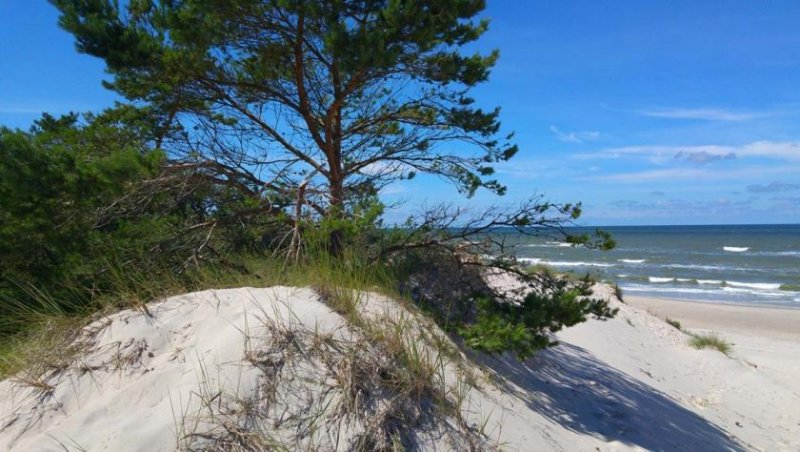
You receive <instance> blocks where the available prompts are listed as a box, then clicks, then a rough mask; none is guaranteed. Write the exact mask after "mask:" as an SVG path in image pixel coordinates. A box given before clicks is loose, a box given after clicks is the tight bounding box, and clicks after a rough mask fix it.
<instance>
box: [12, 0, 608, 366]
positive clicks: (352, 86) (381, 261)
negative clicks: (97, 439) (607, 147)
mask: <svg viewBox="0 0 800 452" xmlns="http://www.w3.org/2000/svg"><path fill="white" fill-rule="evenodd" d="M52 3H53V4H54V5H55V6H57V7H58V9H59V10H60V12H61V17H60V24H61V25H62V26H63V27H64V28H65V29H66V30H68V31H70V32H71V33H73V34H74V35H75V38H76V41H77V47H78V50H79V51H81V52H83V53H87V54H90V55H93V56H96V57H99V58H101V59H102V60H103V61H104V62H105V64H106V67H107V70H108V73H109V74H110V76H111V78H112V79H111V80H110V81H109V82H107V86H108V87H109V88H111V89H113V90H115V91H116V92H117V93H119V94H120V95H121V96H122V97H124V98H125V99H126V102H124V103H120V104H118V105H117V106H116V107H114V108H111V109H108V110H105V111H103V112H99V113H86V114H82V115H80V114H69V115H66V116H62V117H54V116H51V115H48V114H45V115H44V116H43V117H42V118H41V119H40V120H38V121H36V123H35V124H34V125H33V126H32V127H31V128H30V130H28V131H21V130H11V129H7V128H3V129H2V130H0V149H1V150H2V153H0V259H2V266H0V299H2V304H0V366H2V368H1V369H2V371H1V372H2V373H3V374H5V375H7V374H10V373H14V372H16V371H18V370H20V369H22V368H25V367H29V366H36V365H39V366H59V365H63V362H64V360H65V359H66V358H65V354H67V355H68V354H69V353H71V350H70V349H65V348H60V347H57V346H56V345H55V343H56V342H57V341H59V340H63V341H66V342H62V343H68V342H69V339H70V338H72V337H73V335H74V332H75V330H76V327H78V326H82V325H84V324H86V323H87V322H88V321H89V320H91V319H94V318H97V316H98V315H101V314H102V313H107V312H110V311H114V310H118V309H121V308H125V307H135V308H137V309H140V310H142V311H143V312H145V313H146V312H147V309H148V308H147V302H149V301H151V300H154V299H158V298H162V297H164V296H167V295H173V294H178V293H182V292H187V291H192V290H201V289H205V288H211V287H213V288H220V287H235V286H242V285H253V286H269V285H274V284H291V285H297V286H311V287H320V288H325V289H324V290H322V291H321V293H332V291H333V292H335V291H336V290H352V289H369V290H374V291H378V292H383V293H388V294H392V295H396V296H397V297H398V298H402V299H406V300H409V302H410V303H412V304H414V305H417V306H419V307H421V308H422V309H423V310H424V311H425V312H427V313H428V314H429V315H431V316H432V318H434V319H436V320H437V321H439V322H441V324H442V325H443V326H445V328H446V330H447V331H449V332H451V333H452V334H454V335H456V336H460V337H461V338H462V339H463V342H464V343H465V344H466V345H468V346H471V347H473V348H476V349H479V350H483V351H487V352H493V353H501V352H506V351H510V352H513V353H516V354H517V355H518V356H520V357H526V356H529V355H531V354H532V353H533V352H535V351H536V350H538V349H540V348H543V347H546V346H548V345H552V344H553V341H552V340H551V339H550V338H549V334H550V333H552V332H555V331H558V330H559V329H560V328H562V327H564V326H569V325H573V324H575V323H578V322H581V321H583V320H585V319H586V318H588V317H589V316H594V317H597V318H608V317H611V316H612V315H613V314H614V310H613V309H610V308H609V307H608V304H607V301H605V300H602V299H597V298H592V296H591V294H592V292H591V284H592V281H590V280H588V279H581V278H572V279H566V278H562V277H560V276H557V275H554V274H551V273H547V272H533V273H529V272H526V271H524V270H521V269H520V268H519V267H517V265H516V263H515V262H514V259H513V252H512V251H513V250H512V249H511V248H509V247H508V246H507V245H506V244H505V243H503V242H502V241H500V240H497V239H496V238H495V236H493V233H494V232H496V231H506V230H513V231H516V232H518V233H520V234H532V235H541V234H544V235H549V236H553V237H558V238H560V239H561V240H564V241H566V242H568V243H571V244H573V245H583V246H588V247H594V248H601V249H608V248H611V247H613V246H614V243H613V240H612V239H611V238H610V236H609V235H608V234H605V233H603V232H602V231H598V232H597V233H596V234H595V235H588V234H581V235H570V234H568V233H567V232H566V230H565V229H564V226H565V225H567V224H569V223H570V222H572V221H574V220H575V219H577V218H578V217H579V216H580V214H581V206H580V204H574V203H553V202H549V201H547V200H545V199H544V198H543V197H541V196H535V197H532V198H530V199H529V200H527V201H524V202H522V203H519V204H518V205H515V206H510V207H492V208H489V209H485V210H482V211H473V210H468V209H464V208H460V207H457V206H435V207H433V208H430V209H427V210H423V211H421V212H419V213H418V214H416V215H412V216H411V217H410V218H409V219H408V220H407V221H406V222H405V223H403V224H401V225H386V224H384V223H383V221H382V214H383V212H384V209H385V206H384V205H383V204H382V203H381V201H380V197H379V195H380V193H381V190H382V189H383V188H385V187H386V186H388V185H389V184H392V183H395V182H397V181H401V180H408V179H411V178H414V177H417V176H418V175H419V177H438V178H440V179H443V180H445V181H447V182H450V183H452V184H453V185H454V186H456V187H457V188H458V189H459V190H460V191H461V192H462V193H463V194H464V195H465V196H467V197H469V196H472V195H473V194H474V193H475V192H476V191H478V190H487V191H489V192H492V193H495V194H497V195H502V194H503V193H505V191H506V188H505V187H504V186H503V185H502V184H501V182H500V181H498V180H497V179H494V178H493V177H492V176H493V173H494V169H493V164H496V163H498V162H504V161H507V160H509V159H511V158H512V157H513V156H514V155H515V154H516V152H517V147H516V145H514V144H513V142H512V141H511V140H512V134H508V133H507V134H500V129H501V126H500V122H499V109H491V110H489V111H486V110H484V109H483V108H479V107H476V106H475V105H476V104H475V100H474V99H472V98H471V97H469V95H468V93H469V91H470V89H471V88H472V87H474V86H476V85H477V84H479V83H481V82H484V81H486V80H487V79H488V76H489V71H490V69H491V67H492V66H493V65H494V63H495V61H496V60H497V57H498V54H497V52H490V53H488V54H486V55H481V54H474V55H469V56H468V55H464V54H463V53H462V51H461V48H462V47H463V46H464V45H466V44H468V43H471V42H473V41H475V40H477V39H478V38H479V37H480V36H481V35H482V34H483V32H484V31H485V30H486V29H487V26H488V23H487V22H486V21H485V20H476V19H475V17H476V15H478V13H479V12H480V11H481V10H482V9H483V6H484V4H483V2H482V1H477V0H472V1H463V0H459V1H455V0H452V1H429V2H412V3H398V2H378V3H366V4H365V3H363V2H350V1H345V2H332V3H326V2H322V3H313V4H311V3H307V2H294V1H290V2H279V3H274V2H265V1H255V0H253V1H245V2H222V3H220V2H211V1H203V0H192V1H186V2H179V3H174V2H150V1H135V2H129V3H127V4H125V5H123V6H120V5H119V4H118V3H117V2H113V1H93V2H85V1H82V0H54V1H53V2H52ZM487 255H489V256H492V258H491V259H486V258H484V257H483V256H487ZM487 271H503V272H509V273H510V274H513V275H515V277H517V278H519V279H520V281H521V283H522V284H524V285H526V286H527V287H529V289H530V290H531V292H530V294H529V295H527V296H525V297H524V299H522V300H521V301H519V302H518V303H514V302H511V301H510V300H509V299H507V298H505V297H504V296H502V295H501V294H498V293H497V292H496V291H495V290H493V289H492V288H491V287H490V286H488V285H487V284H484V283H483V276H484V274H485V272H487ZM456 287H457V288H458V290H455V289H454V288H456ZM334 289H335V290H334ZM328 299H331V298H330V297H328ZM454 313H458V314H459V315H458V316H455V315H454ZM54 353H55V355H54ZM59 363H61V364H59Z"/></svg>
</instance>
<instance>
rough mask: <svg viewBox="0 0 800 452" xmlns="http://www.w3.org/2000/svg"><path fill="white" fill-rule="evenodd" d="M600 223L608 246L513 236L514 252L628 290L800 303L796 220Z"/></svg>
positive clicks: (720, 299) (527, 260) (737, 300)
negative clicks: (610, 239)
mask: <svg viewBox="0 0 800 452" xmlns="http://www.w3.org/2000/svg"><path fill="white" fill-rule="evenodd" d="M602 229H603V230H606V231H609V232H611V233H612V235H613V236H614V239H615V240H616V242H617V247H616V248H615V249H614V250H611V251H605V252H603V251H596V250H587V249H585V248H580V247H578V248H573V247H570V246H569V245H566V244H564V243H558V242H557V241H554V240H553V239H552V238H543V237H519V236H516V237H515V239H516V240H515V241H519V243H520V246H519V248H518V249H517V251H516V255H517V258H518V259H519V260H520V261H522V262H525V263H531V264H534V263H542V264H547V265H549V266H552V267H554V268H556V269H558V270H561V271H573V272H576V273H581V274H582V273H587V272H588V273H591V274H593V275H596V276H598V277H600V278H602V279H608V280H612V281H615V282H617V283H618V284H619V285H620V286H621V287H622V289H623V291H624V292H625V293H627V294H632V295H650V296H658V297H668V298H682V299H692V300H708V301H718V302H730V303H749V304H776V305H791V306H797V307H800V225H765V226H749V225H748V226H629V227H627V226H626V227H604V228H602ZM573 232H574V231H573ZM792 286H794V287H792Z"/></svg>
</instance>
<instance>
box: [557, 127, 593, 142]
mask: <svg viewBox="0 0 800 452" xmlns="http://www.w3.org/2000/svg"><path fill="white" fill-rule="evenodd" d="M550 132H552V133H553V135H555V136H556V139H558V140H559V141H563V142H565V143H583V142H584V141H595V140H597V139H598V138H600V132H597V131H585V132H562V131H560V130H558V127H556V126H550Z"/></svg>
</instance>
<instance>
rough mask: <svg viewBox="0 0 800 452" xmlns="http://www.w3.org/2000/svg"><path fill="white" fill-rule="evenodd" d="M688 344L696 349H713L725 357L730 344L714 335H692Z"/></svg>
mask: <svg viewBox="0 0 800 452" xmlns="http://www.w3.org/2000/svg"><path fill="white" fill-rule="evenodd" d="M691 336H692V339H691V340H690V341H689V344H690V345H691V346H692V347H694V348H696V349H703V348H713V349H716V350H718V351H720V352H721V353H723V354H725V355H727V354H728V353H729V352H730V350H731V344H729V343H728V342H726V341H725V340H724V339H722V338H721V337H719V335H717V334H715V333H711V334H692V335H691Z"/></svg>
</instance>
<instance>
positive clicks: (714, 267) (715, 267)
mask: <svg viewBox="0 0 800 452" xmlns="http://www.w3.org/2000/svg"><path fill="white" fill-rule="evenodd" d="M664 267H667V268H688V269H691V270H745V269H743V268H736V267H724V266H722V267H721V266H718V265H698V264H667V265H664Z"/></svg>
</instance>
